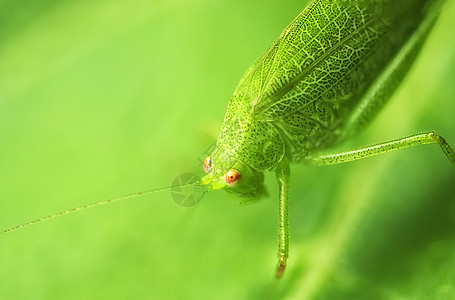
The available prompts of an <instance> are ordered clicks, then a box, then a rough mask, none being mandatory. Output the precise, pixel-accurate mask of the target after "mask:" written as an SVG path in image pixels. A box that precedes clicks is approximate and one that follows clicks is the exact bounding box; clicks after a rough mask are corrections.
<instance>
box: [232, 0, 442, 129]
mask: <svg viewBox="0 0 455 300" xmlns="http://www.w3.org/2000/svg"><path fill="white" fill-rule="evenodd" d="M433 2H435V1H434V0H414V1H412V0H400V1H392V0H376V1H375V0H371V1H364V0H357V1H355V0H351V1H349V0H345V1H343V0H338V1H337V0H334V1H330V0H316V1H313V2H312V3H311V4H310V5H309V6H308V7H307V9H305V10H304V11H303V12H302V13H301V14H300V15H299V16H298V17H297V18H296V19H295V20H294V21H293V22H292V23H291V24H290V25H289V26H288V27H287V28H286V29H285V30H284V32H283V33H282V34H281V36H280V37H279V39H278V40H277V41H276V42H275V43H274V44H273V45H272V47H271V48H270V49H269V50H268V51H267V53H266V54H265V55H264V56H263V57H262V58H261V59H260V60H259V61H258V62H257V63H256V64H255V65H253V67H252V68H250V69H249V71H248V72H247V74H245V76H244V78H243V79H242V81H241V83H240V85H239V87H238V89H237V93H241V94H244V95H245V96H246V97H247V98H249V99H250V101H249V102H250V105H251V107H252V109H253V112H254V116H255V118H257V119H262V120H272V121H273V120H278V119H280V118H283V117H285V116H289V115H291V114H292V113H294V112H299V113H303V114H304V115H306V116H307V117H308V118H311V119H313V120H315V121H316V122H320V123H321V124H323V125H324V126H326V127H335V126H337V124H338V123H340V122H343V121H344V120H345V116H346V115H347V114H348V113H349V111H351V110H352V108H353V107H354V106H355V105H356V104H357V103H358V102H359V99H360V98H361V96H362V94H363V93H364V92H365V90H366V89H367V88H368V86H369V85H370V84H371V83H372V82H373V81H374V79H375V78H376V77H377V76H378V75H379V74H380V72H381V70H383V69H384V67H385V66H386V65H387V63H388V62H389V61H390V60H391V58H392V57H393V56H394V55H395V54H396V53H397V51H398V50H399V49H400V47H401V46H402V45H403V44H404V43H405V42H406V40H407V39H408V38H409V36H410V35H411V33H412V32H413V31H414V30H415V28H416V27H418V25H419V23H420V22H421V20H422V19H423V18H424V17H425V14H426V6H428V5H429V4H431V3H433Z"/></svg>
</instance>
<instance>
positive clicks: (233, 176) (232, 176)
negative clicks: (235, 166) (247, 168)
mask: <svg viewBox="0 0 455 300" xmlns="http://www.w3.org/2000/svg"><path fill="white" fill-rule="evenodd" d="M239 178H240V173H239V172H238V171H237V170H232V169H231V170H229V171H227V172H226V174H224V181H225V182H226V184H227V185H232V184H234V183H235V182H236V181H237V180H239Z"/></svg>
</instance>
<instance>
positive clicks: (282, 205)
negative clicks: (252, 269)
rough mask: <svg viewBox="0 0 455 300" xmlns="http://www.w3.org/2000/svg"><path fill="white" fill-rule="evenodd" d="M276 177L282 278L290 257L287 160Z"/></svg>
mask: <svg viewBox="0 0 455 300" xmlns="http://www.w3.org/2000/svg"><path fill="white" fill-rule="evenodd" d="M276 177H277V179H278V185H279V188H280V198H279V209H278V210H279V213H278V216H279V226H278V265H277V270H276V277H277V278H281V277H282V276H283V273H284V270H285V269H286V260H287V258H288V256H289V198H288V195H289V182H290V180H289V179H290V171H289V163H288V161H287V160H285V159H283V161H282V162H281V163H280V165H278V167H277V169H276Z"/></svg>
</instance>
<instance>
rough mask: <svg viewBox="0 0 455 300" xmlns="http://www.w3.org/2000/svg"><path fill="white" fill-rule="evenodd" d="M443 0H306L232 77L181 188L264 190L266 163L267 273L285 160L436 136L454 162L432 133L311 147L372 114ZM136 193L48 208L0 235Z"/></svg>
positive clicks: (341, 135)
mask: <svg viewBox="0 0 455 300" xmlns="http://www.w3.org/2000/svg"><path fill="white" fill-rule="evenodd" d="M443 2H444V1H442V0H441V1H437V0H418V1H410V0H405V1H399V2H397V1H394V2H392V1H391V0H382V1H381V0H376V1H374V0H373V1H366V0H357V1H355V0H352V1H347V0H345V1H343V0H338V1H336V0H333V1H329V0H325V1H324V0H315V1H313V2H311V4H310V5H309V6H308V7H307V8H306V9H305V10H304V11H303V12H302V13H301V14H300V15H299V16H298V17H297V18H296V19H295V20H294V21H293V22H292V23H291V24H290V25H289V26H288V27H287V28H286V29H285V30H284V32H283V33H282V34H281V36H280V37H279V38H278V40H277V41H276V42H275V43H274V44H273V45H272V47H271V48H270V49H269V50H268V51H267V53H266V54H265V55H264V56H263V57H262V58H261V59H260V60H258V62H256V63H255V64H254V65H253V66H252V67H251V68H250V69H249V70H248V71H247V72H246V74H245V75H244V77H243V78H242V80H241V81H240V83H239V85H238V87H237V89H236V91H235V92H234V95H233V96H232V98H231V100H230V101H229V105H228V109H227V113H226V116H225V120H224V124H223V127H222V130H221V134H220V137H219V139H218V142H217V148H216V150H215V151H214V152H213V154H212V155H210V156H209V157H208V158H207V159H206V160H205V162H204V169H205V170H206V171H207V173H208V175H207V176H205V177H204V178H202V179H200V180H199V181H198V182H196V183H192V184H187V186H204V187H205V191H207V190H213V189H220V188H223V189H225V190H227V191H230V192H233V193H236V194H238V195H239V196H241V197H243V198H246V199H251V198H258V197H260V196H261V195H263V194H264V193H263V192H264V186H263V178H264V172H265V171H275V173H276V176H277V179H278V182H279V187H280V196H279V232H278V247H279V251H278V260H279V261H278V267H277V273H276V275H277V277H281V276H282V275H283V273H284V270H285V267H286V260H287V257H288V252H289V224H288V223H289V222H288V192H289V177H290V171H289V164H290V163H291V162H302V163H306V164H313V165H325V164H336V163H341V162H346V161H352V160H357V159H360V158H364V157H369V156H372V155H376V154H380V153H384V152H388V151H391V150H397V149H402V148H405V147H410V146H414V145H421V144H428V143H436V142H437V143H439V145H440V146H441V148H442V149H443V151H444V153H445V154H446V155H447V157H448V158H449V159H450V160H451V161H452V162H453V163H455V154H454V151H453V150H452V149H451V148H450V147H449V145H448V144H447V143H446V142H445V140H444V139H443V138H442V137H440V136H439V135H437V134H435V133H434V132H427V133H422V134H417V135H413V136H409V137H405V138H401V139H397V140H393V141H390V142H386V143H381V144H377V145H373V146H367V147H363V148H359V149H356V150H352V151H347V152H341V153H334V154H321V152H320V151H323V150H325V149H327V148H328V147H330V146H333V145H335V144H338V143H340V142H341V141H342V140H344V139H346V138H348V137H349V136H351V135H353V134H354V133H356V132H357V131H358V130H359V129H360V128H362V127H363V126H364V125H365V124H367V123H369V122H370V121H371V120H372V118H373V117H374V116H375V115H376V114H377V113H378V111H379V110H380V108H382V106H383V105H384V104H385V103H386V101H387V100H388V99H389V98H390V96H391V94H392V93H393V92H394V90H395V89H396V87H397V86H398V85H399V83H400V82H401V81H402V79H403V77H404V75H405V74H406V72H407V70H408V69H409V67H410V66H411V64H412V62H413V61H414V59H415V57H416V55H417V52H418V51H419V49H420V47H421V45H422V44H423V42H424V40H425V38H426V36H427V35H428V33H429V31H430V30H431V27H432V25H433V23H434V22H435V20H436V18H437V15H438V12H439V10H440V6H441V5H442V4H443ZM165 189H166V188H165ZM158 190H163V189H158ZM158 190H151V191H148V192H143V193H139V194H144V193H151V192H156V191H158ZM139 194H134V195H130V196H125V197H119V198H115V199H111V200H107V201H102V202H98V203H95V204H89V205H86V206H83V207H80V208H75V209H71V210H67V211H64V212H61V213H57V214H53V215H50V216H48V217H45V218H41V219H38V220H36V221H32V222H29V223H27V224H24V225H20V226H17V227H14V228H11V229H8V230H5V231H3V232H1V233H0V234H3V233H6V232H10V231H12V230H15V229H17V228H21V227H24V226H28V225H30V224H34V223H36V222H40V221H43V220H47V219H49V218H53V217H55V216H59V215H63V214H67V213H70V212H73V211H77V210H80V209H83V208H88V207H93V206H95V205H100V204H104V203H108V202H112V201H116V200H120V199H125V198H129V197H132V196H136V195H139ZM202 195H203V193H201V196H202Z"/></svg>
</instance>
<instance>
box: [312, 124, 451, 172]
mask: <svg viewBox="0 0 455 300" xmlns="http://www.w3.org/2000/svg"><path fill="white" fill-rule="evenodd" d="M433 143H439V146H441V149H442V151H443V152H444V154H445V155H446V156H447V158H448V159H449V160H450V161H451V162H452V164H453V165H454V166H455V151H454V150H453V148H451V147H450V146H449V144H448V143H447V142H446V141H445V139H444V138H443V137H442V136H440V135H438V134H436V132H434V131H429V132H424V133H419V134H415V135H410V136H407V137H404V138H400V139H396V140H392V141H388V142H384V143H380V144H376V145H371V146H367V147H362V148H358V149H354V150H350V151H346V152H341V153H332V154H323V155H315V156H309V157H307V158H305V163H307V164H309V165H319V166H320V165H332V164H339V163H344V162H348V161H354V160H358V159H362V158H366V157H370V156H374V155H378V154H382V153H386V152H390V151H393V150H399V149H404V148H408V147H411V146H417V145H425V144H433Z"/></svg>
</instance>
